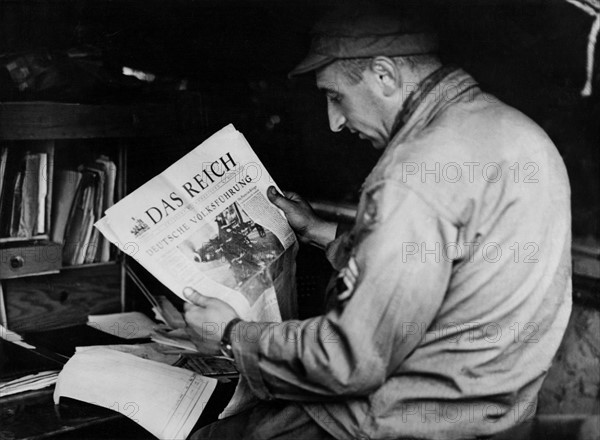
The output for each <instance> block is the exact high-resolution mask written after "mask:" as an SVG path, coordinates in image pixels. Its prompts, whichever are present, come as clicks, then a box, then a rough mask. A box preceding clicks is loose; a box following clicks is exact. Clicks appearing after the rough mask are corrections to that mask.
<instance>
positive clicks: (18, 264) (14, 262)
mask: <svg viewBox="0 0 600 440" xmlns="http://www.w3.org/2000/svg"><path fill="white" fill-rule="evenodd" d="M24 264H25V260H24V259H23V257H21V256H20V255H15V256H14V257H10V267H12V268H13V269H20V268H22V267H23V265H24Z"/></svg>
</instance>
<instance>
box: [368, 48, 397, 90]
mask: <svg viewBox="0 0 600 440" xmlns="http://www.w3.org/2000/svg"><path fill="white" fill-rule="evenodd" d="M370 68H371V72H372V73H373V74H374V75H375V81H376V82H377V84H378V86H379V87H380V88H381V92H382V93H383V95H384V96H391V95H393V94H394V92H395V91H396V90H397V89H398V88H399V87H400V84H402V78H401V74H400V69H398V66H396V63H395V62H394V60H392V59H391V58H388V57H384V56H378V57H375V58H373V59H372V60H371V66H370Z"/></svg>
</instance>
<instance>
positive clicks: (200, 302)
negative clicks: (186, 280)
mask: <svg viewBox="0 0 600 440" xmlns="http://www.w3.org/2000/svg"><path fill="white" fill-rule="evenodd" d="M183 296H184V297H185V299H187V300H188V301H189V302H191V303H192V304H194V305H196V306H199V307H206V301H207V300H208V298H207V297H206V296H204V295H202V294H201V293H198V292H196V291H195V290H194V289H192V288H191V287H186V288H185V289H183Z"/></svg>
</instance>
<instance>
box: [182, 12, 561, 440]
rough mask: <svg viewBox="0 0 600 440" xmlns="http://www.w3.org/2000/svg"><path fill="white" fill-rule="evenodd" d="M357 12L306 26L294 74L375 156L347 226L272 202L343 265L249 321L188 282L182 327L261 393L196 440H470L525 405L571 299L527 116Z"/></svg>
mask: <svg viewBox="0 0 600 440" xmlns="http://www.w3.org/2000/svg"><path fill="white" fill-rule="evenodd" d="M353 12H354V11H350V13H349V15H348V16H340V15H337V16H335V17H333V18H326V19H324V20H323V21H322V22H321V23H320V24H319V25H317V27H316V32H315V36H314V39H313V44H312V47H311V52H310V53H309V55H308V57H307V58H306V59H305V60H304V61H303V62H302V63H301V64H300V65H299V66H298V67H297V68H296V69H295V70H294V71H293V72H292V74H303V73H307V72H313V71H314V72H316V82H317V87H318V88H319V89H321V90H323V91H324V92H325V94H326V96H327V108H328V116H329V123H330V127H331V130H332V131H340V130H342V129H343V128H347V129H349V130H350V131H351V132H356V133H358V136H359V137H361V138H363V139H368V140H369V141H370V142H371V143H372V145H373V146H374V147H375V148H379V149H383V153H382V156H381V159H380V160H379V162H378V163H377V165H376V166H375V168H374V169H373V170H372V172H371V174H370V175H369V176H368V178H367V179H366V181H365V182H364V184H363V187H362V191H361V197H360V203H359V207H358V214H357V217H356V223H355V225H354V226H353V228H352V230H351V231H348V232H345V233H343V232H341V231H337V228H336V225H335V224H332V223H328V222H324V221H322V220H320V219H319V218H317V217H316V216H315V215H314V213H313V212H312V210H311V209H310V206H308V204H307V203H306V202H304V201H303V200H302V199H301V198H300V197H299V196H297V195H295V194H291V193H290V194H287V195H286V196H283V195H280V194H277V193H276V192H275V191H274V189H273V190H272V191H271V193H270V194H269V197H270V199H271V201H272V202H273V203H274V204H276V205H277V206H278V207H279V208H281V209H282V210H283V211H284V212H285V214H286V216H287V218H288V220H289V222H290V224H291V225H292V227H293V228H294V229H295V231H296V232H297V234H298V237H299V239H300V240H301V241H303V242H305V243H311V244H313V245H316V246H319V247H322V248H323V249H325V251H326V253H327V256H328V258H329V259H330V261H331V262H332V264H333V266H334V268H335V269H337V270H338V271H339V276H338V280H337V282H336V283H335V285H334V287H333V288H332V289H331V290H330V291H329V292H328V299H329V301H328V303H329V309H328V311H327V313H326V314H325V315H323V316H319V317H316V318H312V319H308V320H305V321H287V322H284V323H281V324H277V323H249V322H243V321H239V319H237V317H236V315H235V313H234V312H233V310H232V309H231V308H230V307H229V306H227V305H226V304H225V303H223V302H221V301H219V300H217V299H211V298H207V297H204V296H202V295H201V294H200V293H198V292H193V291H188V292H186V293H185V294H186V296H187V298H188V299H189V300H190V301H191V302H192V303H193V304H195V305H188V306H187V307H186V320H187V322H188V324H189V326H190V327H191V328H193V329H195V330H196V333H199V334H200V336H204V338H205V339H207V340H209V342H211V343H213V344H214V346H215V347H216V346H218V344H219V342H221V343H223V341H221V338H223V339H224V342H225V345H226V346H227V348H229V347H231V350H232V355H233V357H234V358H235V360H236V362H237V365H238V368H239V370H240V372H241V374H242V375H243V376H244V377H245V378H246V379H247V380H248V383H249V384H250V387H251V388H252V390H253V392H254V393H255V394H256V396H257V397H258V398H260V399H262V400H263V401H264V402H262V403H260V404H259V405H257V406H256V407H254V408H253V409H251V410H247V411H244V412H242V413H241V414H239V415H236V416H233V417H230V418H228V419H224V420H221V421H219V422H216V423H214V424H212V425H209V426H208V427H205V428H204V429H202V430H201V431H199V432H198V433H197V434H196V435H197V438H278V439H279V438H282V439H284V438H285V439H287V438H337V439H356V438H365V439H366V438H373V439H378V438H386V439H397V438H430V439H456V438H480V437H487V436H490V435H493V434H494V433H496V432H499V431H501V430H504V429H506V428H508V427H510V426H513V425H515V424H517V423H519V422H520V421H522V420H526V419H528V418H530V417H532V416H533V414H534V413H535V407H536V398H537V397H536V396H537V392H538V390H539V389H540V386H541V383H542V381H543V379H544V377H545V374H546V372H547V371H548V368H549V367H550V364H551V360H552V357H553V356H554V354H555V352H556V350H557V348H558V345H559V343H560V340H561V338H562V335H563V332H564V329H565V327H566V324H567V321H568V317H569V313H570V305H571V296H570V295H571V290H570V286H571V282H570V213H569V185H568V180H567V175H566V172H565V168H564V165H563V162H562V160H561V158H560V156H559V154H558V152H557V151H556V148H555V147H554V145H553V144H552V142H551V141H550V139H549V138H548V137H547V136H546V134H545V133H544V132H543V131H542V130H541V129H540V128H539V127H538V126H537V125H536V124H535V123H534V122H532V121H531V120H530V119H528V118H527V117H526V116H524V115H523V114H521V113H520V112H518V111H517V110H515V109H512V108H510V107H508V106H507V105H505V104H503V103H501V102H500V101H498V100H497V99H496V98H494V97H492V96H489V95H485V94H484V93H482V91H481V90H480V89H479V87H478V85H477V83H476V82H475V81H474V80H473V78H471V77H470V76H469V75H468V74H467V73H466V72H464V71H462V70H460V69H457V68H453V67H448V66H442V64H441V63H440V61H439V59H438V58H437V57H436V55H435V50H436V48H437V44H436V40H435V38H434V37H433V36H432V35H431V34H430V33H428V32H426V31H425V30H424V28H421V27H419V26H418V25H417V24H415V22H414V21H410V20H406V19H402V17H401V18H400V19H398V18H396V17H395V16H393V15H390V14H388V15H385V16H375V17H374V16H370V15H368V14H356V13H353ZM336 234H337V238H336ZM205 322H219V323H221V322H223V323H229V324H228V325H227V327H226V328H225V330H224V332H223V333H224V334H218V335H215V334H214V333H211V334H204V335H203V334H202V324H203V323H205Z"/></svg>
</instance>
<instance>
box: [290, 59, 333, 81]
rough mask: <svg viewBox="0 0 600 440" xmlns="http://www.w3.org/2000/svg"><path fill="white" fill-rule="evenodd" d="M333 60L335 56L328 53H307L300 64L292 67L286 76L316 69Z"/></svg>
mask: <svg viewBox="0 0 600 440" xmlns="http://www.w3.org/2000/svg"><path fill="white" fill-rule="evenodd" d="M333 61H335V58H334V57H332V56H330V55H321V54H316V53H311V54H308V56H307V57H306V58H304V59H303V60H302V61H301V62H300V64H298V65H297V66H296V67H294V69H293V70H292V71H291V72H290V73H288V78H291V77H293V76H298V75H302V74H303V73H308V72H311V71H313V70H317V69H319V68H321V67H324V66H326V65H327V64H329V63H332V62H333Z"/></svg>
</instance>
